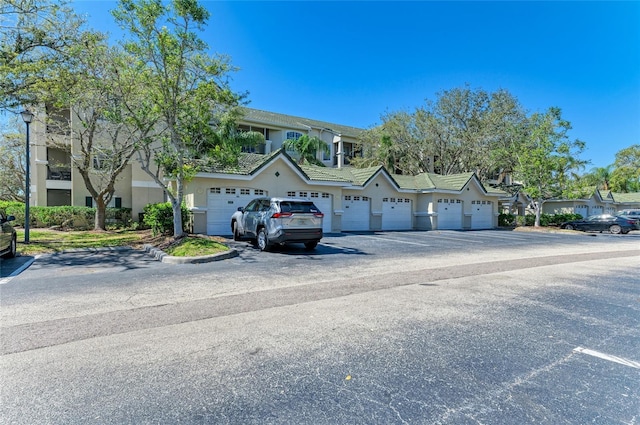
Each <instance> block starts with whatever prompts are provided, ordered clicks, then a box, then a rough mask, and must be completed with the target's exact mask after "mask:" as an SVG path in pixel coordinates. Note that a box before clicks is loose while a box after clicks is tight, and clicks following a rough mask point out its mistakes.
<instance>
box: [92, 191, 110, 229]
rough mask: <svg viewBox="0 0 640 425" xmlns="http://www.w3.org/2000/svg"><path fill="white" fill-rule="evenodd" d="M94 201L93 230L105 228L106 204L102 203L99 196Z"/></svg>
mask: <svg viewBox="0 0 640 425" xmlns="http://www.w3.org/2000/svg"><path fill="white" fill-rule="evenodd" d="M95 201H96V217H95V221H94V223H93V230H107V226H106V224H105V222H106V216H107V206H106V205H105V203H104V200H103V199H102V198H101V197H98V199H96V200H95Z"/></svg>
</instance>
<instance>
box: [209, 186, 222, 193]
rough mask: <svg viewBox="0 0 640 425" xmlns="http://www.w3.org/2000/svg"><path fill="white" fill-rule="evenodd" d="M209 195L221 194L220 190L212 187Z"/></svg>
mask: <svg viewBox="0 0 640 425" xmlns="http://www.w3.org/2000/svg"><path fill="white" fill-rule="evenodd" d="M209 193H220V188H219V187H212V188H211V189H209Z"/></svg>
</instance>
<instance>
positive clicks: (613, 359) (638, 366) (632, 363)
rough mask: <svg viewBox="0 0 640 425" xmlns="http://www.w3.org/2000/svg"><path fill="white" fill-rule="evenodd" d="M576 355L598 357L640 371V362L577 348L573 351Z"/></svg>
mask: <svg viewBox="0 0 640 425" xmlns="http://www.w3.org/2000/svg"><path fill="white" fill-rule="evenodd" d="M573 352H574V353H582V354H586V355H588V356H593V357H597V358H599V359H603V360H608V361H610V362H614V363H619V364H621V365H625V366H629V367H633V368H636V369H640V362H636V361H633V360H629V359H624V358H622V357H617V356H612V355H610V354H605V353H601V352H599V351H595V350H589V349H588V348H582V347H576V348H574V349H573Z"/></svg>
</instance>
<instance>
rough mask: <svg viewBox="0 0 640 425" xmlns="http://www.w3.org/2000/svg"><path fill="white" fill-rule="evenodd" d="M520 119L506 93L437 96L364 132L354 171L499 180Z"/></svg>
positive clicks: (509, 165)
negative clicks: (367, 169) (376, 168)
mask: <svg viewBox="0 0 640 425" xmlns="http://www.w3.org/2000/svg"><path fill="white" fill-rule="evenodd" d="M525 121H526V114H525V113H524V111H523V110H522V107H521V106H520V104H519V103H518V101H517V99H516V98H515V97H513V96H512V95H511V94H510V93H509V92H507V91H506V90H499V91H497V92H495V93H489V92H486V91H484V90H479V89H478V90H473V89H471V88H469V87H468V86H465V87H463V88H456V89H452V90H447V91H444V92H441V93H438V94H437V98H436V100H435V101H429V100H427V101H426V105H424V106H422V107H419V108H416V109H415V110H414V111H413V112H406V111H401V112H392V113H387V114H385V115H383V116H382V124H381V125H380V126H378V127H375V128H373V129H370V130H368V131H366V132H365V133H364V134H363V136H362V138H361V140H360V143H361V144H362V148H363V153H364V157H363V159H361V160H357V161H355V164H356V166H370V165H373V164H381V165H385V166H387V167H389V166H390V165H392V167H390V169H393V170H394V171H395V172H398V173H401V174H409V175H415V174H418V173H422V172H437V173H440V174H454V173H461V172H469V171H472V172H475V173H476V175H478V177H479V178H480V179H481V180H486V179H488V178H490V177H493V176H494V175H501V176H502V177H504V175H506V174H508V173H509V172H510V171H511V168H512V167H513V164H514V162H515V161H514V158H513V155H512V152H513V149H512V147H513V145H514V143H516V141H517V140H519V139H521V137H522V134H521V133H522V129H523V127H524V126H523V122H525Z"/></svg>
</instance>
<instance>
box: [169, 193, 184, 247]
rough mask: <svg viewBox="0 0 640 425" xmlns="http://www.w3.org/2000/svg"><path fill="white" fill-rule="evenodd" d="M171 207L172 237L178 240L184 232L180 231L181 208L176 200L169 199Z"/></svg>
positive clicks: (181, 226)
mask: <svg viewBox="0 0 640 425" xmlns="http://www.w3.org/2000/svg"><path fill="white" fill-rule="evenodd" d="M171 207H172V208H173V237H174V238H175V239H178V238H181V237H182V236H184V230H182V228H183V225H182V208H181V207H180V202H179V201H178V199H176V198H173V199H171Z"/></svg>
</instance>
